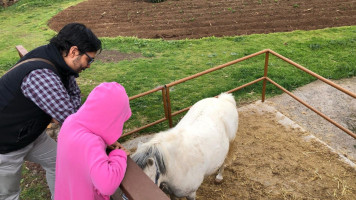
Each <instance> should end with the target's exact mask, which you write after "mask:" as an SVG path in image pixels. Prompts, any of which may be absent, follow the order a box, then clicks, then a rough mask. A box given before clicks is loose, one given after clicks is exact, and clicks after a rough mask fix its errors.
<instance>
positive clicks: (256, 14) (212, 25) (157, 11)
mask: <svg viewBox="0 0 356 200" xmlns="http://www.w3.org/2000/svg"><path fill="white" fill-rule="evenodd" d="M73 21H77V22H81V23H84V24H86V25H88V26H89V27H90V28H91V29H92V30H93V31H94V32H95V33H96V34H97V35H99V36H100V37H104V36H105V37H113V36H119V35H120V36H136V37H138V38H164V39H185V38H201V37H207V36H216V37H220V36H235V35H248V34H254V33H273V32H287V31H293V30H314V29H322V28H327V27H336V26H347V25H356V2H355V1H354V0H337V1H335V0H166V1H164V2H161V3H150V2H148V0H147V1H145V0H88V1H84V2H82V3H80V4H78V5H76V6H72V7H70V8H68V9H66V10H64V11H62V12H60V13H59V14H58V15H56V16H54V17H53V18H52V19H51V20H50V22H49V27H50V28H52V29H53V30H56V31H58V30H60V29H61V28H62V27H63V26H64V25H65V24H67V23H69V22H73Z"/></svg>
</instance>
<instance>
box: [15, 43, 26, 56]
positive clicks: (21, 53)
mask: <svg viewBox="0 0 356 200" xmlns="http://www.w3.org/2000/svg"><path fill="white" fill-rule="evenodd" d="M16 50H17V52H18V53H19V56H20V58H22V57H23V56H24V55H26V54H27V53H28V51H27V50H26V49H25V48H24V47H23V46H22V45H17V46H16Z"/></svg>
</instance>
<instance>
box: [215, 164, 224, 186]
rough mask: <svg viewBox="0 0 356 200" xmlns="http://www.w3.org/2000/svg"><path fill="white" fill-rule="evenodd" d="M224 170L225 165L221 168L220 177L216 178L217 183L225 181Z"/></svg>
mask: <svg viewBox="0 0 356 200" xmlns="http://www.w3.org/2000/svg"><path fill="white" fill-rule="evenodd" d="M224 169H225V165H224V164H223V165H221V167H220V168H219V171H218V175H216V177H215V182H217V183H220V182H221V181H222V180H223V179H224V177H223V173H224Z"/></svg>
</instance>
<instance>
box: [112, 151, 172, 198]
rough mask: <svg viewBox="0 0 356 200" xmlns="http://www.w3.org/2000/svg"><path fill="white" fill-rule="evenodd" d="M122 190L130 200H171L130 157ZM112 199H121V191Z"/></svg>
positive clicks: (121, 186)
mask: <svg viewBox="0 0 356 200" xmlns="http://www.w3.org/2000/svg"><path fill="white" fill-rule="evenodd" d="M120 189H121V190H122V192H124V193H125V195H126V196H127V197H128V198H129V199H130V200H169V198H168V196H167V195H166V194H165V193H164V192H163V191H162V190H161V189H159V188H158V187H157V185H155V184H154V183H153V182H152V180H151V179H150V178H149V177H148V176H147V175H146V174H145V173H144V172H143V171H142V169H141V168H140V167H139V166H138V165H137V164H136V163H135V162H134V161H133V160H132V159H131V158H129V157H128V158H127V169H126V174H125V177H124V179H123V180H122V182H121V185H120ZM112 199H113V200H119V199H121V195H120V191H117V192H116V193H115V194H114V195H113V196H112Z"/></svg>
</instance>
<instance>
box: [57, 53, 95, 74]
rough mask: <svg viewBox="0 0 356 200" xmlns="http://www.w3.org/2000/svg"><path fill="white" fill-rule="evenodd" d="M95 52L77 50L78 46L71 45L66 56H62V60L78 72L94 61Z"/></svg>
mask: <svg viewBox="0 0 356 200" xmlns="http://www.w3.org/2000/svg"><path fill="white" fill-rule="evenodd" d="M95 55H96V52H83V53H81V52H80V51H79V50H78V47H76V46H72V47H71V49H70V50H69V53H68V55H67V56H64V61H65V62H66V63H67V65H68V66H69V67H70V68H72V69H73V70H74V71H76V72H78V73H80V72H82V71H84V70H85V69H87V68H89V67H90V64H91V63H92V62H93V61H94V58H95Z"/></svg>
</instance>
